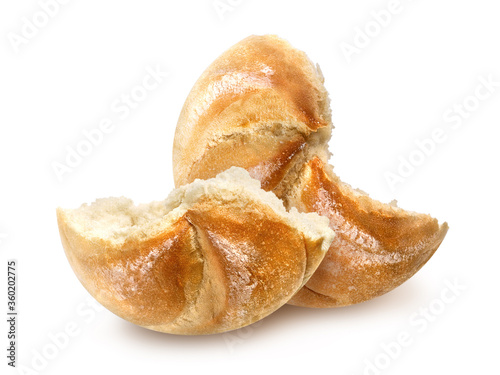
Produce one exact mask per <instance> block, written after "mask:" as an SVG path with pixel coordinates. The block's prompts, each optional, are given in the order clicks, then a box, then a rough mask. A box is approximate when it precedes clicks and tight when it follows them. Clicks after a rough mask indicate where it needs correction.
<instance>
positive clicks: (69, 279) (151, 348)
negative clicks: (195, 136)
mask: <svg viewBox="0 0 500 375" xmlns="http://www.w3.org/2000/svg"><path fill="white" fill-rule="evenodd" d="M46 1H48V0H45V2H46ZM222 2H223V3H227V2H228V3H232V4H234V5H232V6H231V10H230V11H227V12H226V13H224V14H223V17H222V19H221V17H219V15H218V13H217V11H216V10H215V8H214V7H213V2H212V0H203V1H180V0H176V1H160V0H142V1H118V0H107V1H96V0H86V1H77V0H73V1H69V2H68V3H67V4H65V5H60V8H59V10H58V11H57V12H54V13H56V14H54V15H53V16H52V17H50V18H49V19H48V22H47V25H46V26H43V22H44V18H43V15H40V14H38V13H37V12H39V11H40V9H41V8H40V4H39V2H37V1H26V0H24V1H2V3H1V5H0V33H1V36H2V38H1V42H0V126H1V130H0V192H1V194H0V241H1V243H0V253H1V266H0V269H1V272H0V280H1V282H0V286H1V287H0V292H1V293H5V294H4V296H2V297H0V301H2V302H1V304H2V307H0V311H1V313H2V314H4V315H2V318H1V320H2V321H4V323H2V325H1V327H2V329H1V330H0V343H1V344H0V348H1V353H2V355H0V358H1V360H0V361H1V363H0V367H1V369H2V370H1V371H0V372H1V373H2V374H3V373H8V374H11V373H12V374H17V373H31V374H34V373H44V374H89V373H98V374H107V373H112V374H115V373H119V374H136V373H146V374H148V373H164V374H185V373H201V372H203V373H221V374H229V373H242V374H246V373H251V374H255V373H292V374H295V373H305V372H307V373H312V374H314V373H315V372H317V373H327V374H364V373H365V374H375V373H383V374H406V375H410V374H422V373H425V374H442V373H452V374H471V373H489V374H491V373H494V371H498V365H497V361H496V357H497V356H498V334H499V333H500V326H499V323H498V317H497V315H498V304H497V303H496V299H497V298H498V290H497V289H498V288H497V287H498V277H497V274H498V262H499V260H500V256H499V251H500V248H499V245H498V224H499V219H498V214H497V212H498V210H499V208H500V205H499V199H498V191H499V188H500V184H499V179H498V161H499V152H498V138H499V136H500V131H499V128H500V110H499V104H500V87H496V88H492V89H491V91H492V93H490V94H491V95H489V97H488V98H483V99H481V100H480V99H474V98H473V96H474V95H475V90H476V87H477V86H478V85H480V79H481V78H480V77H483V78H484V79H488V77H489V79H491V80H493V81H495V82H499V81H500V22H499V16H500V6H499V4H498V1H495V0H474V1H472V0H471V1H463V0H440V1H432V0H413V1H410V0H401V2H400V5H399V7H398V10H399V11H400V12H399V13H398V14H394V15H392V17H391V19H390V20H389V21H387V22H386V25H385V26H383V27H381V26H379V30H378V29H377V26H376V25H374V24H373V22H374V21H373V20H374V17H375V16H374V15H373V13H371V12H372V11H376V12H380V11H382V10H386V9H388V4H389V1H359V0H358V1H310V0H309V1H289V0H288V1H263V0H242V1H236V0H232V1H226V0H223V1H222ZM24 17H26V19H27V20H33V17H39V19H38V21H37V22H38V23H39V24H41V25H42V26H40V27H39V28H38V29H39V30H38V34H37V35H34V36H31V37H30V38H26V40H25V43H23V44H21V45H20V46H19V48H18V49H19V51H17V52H16V48H15V47H14V44H13V43H12V38H13V36H12V35H13V34H16V35H19V36H22V35H23V34H22V31H23V25H24V24H25V19H24ZM366 27H368V29H369V31H370V33H371V34H372V37H370V40H369V42H368V43H366V44H368V45H367V46H366V47H362V48H359V49H358V50H357V53H355V54H353V55H352V56H350V57H351V61H348V60H349V59H348V58H346V54H345V53H343V52H342V48H341V46H342V43H343V42H344V43H349V44H350V45H352V46H356V45H355V44H354V43H355V41H354V40H355V37H356V35H357V34H358V33H359V32H358V31H357V30H365V28H366ZM358 28H359V29H358ZM24 31H26V30H24ZM264 33H275V34H278V35H279V36H281V37H284V38H286V39H288V40H289V41H290V42H291V43H292V44H293V45H294V46H296V47H298V48H300V49H302V50H304V51H306V52H307V53H308V55H309V56H310V58H311V59H312V60H313V61H315V62H318V63H319V64H320V66H321V68H322V70H323V72H324V75H325V78H326V87H327V89H328V90H329V92H330V96H331V100H332V108H333V120H334V124H335V127H336V128H335V130H334V134H333V137H332V140H331V144H330V145H331V150H332V152H333V157H332V163H333V164H334V165H335V170H336V171H337V173H338V174H339V175H340V177H341V178H342V179H343V180H344V181H346V182H349V183H350V184H352V185H353V186H355V187H359V188H361V189H363V190H365V191H367V192H369V193H370V194H371V196H373V197H374V198H377V199H380V200H382V201H384V202H388V201H390V200H392V199H394V198H395V199H397V200H398V202H399V205H400V206H401V207H403V208H407V209H410V210H414V211H419V212H426V213H431V214H432V215H433V216H435V217H437V218H438V219H440V220H441V221H444V220H446V221H448V223H449V225H450V231H449V233H448V235H447V237H446V239H445V241H444V243H443V245H442V246H441V247H440V248H439V250H438V251H437V253H436V254H435V255H434V257H433V258H432V259H431V260H430V261H429V262H428V263H427V265H426V266H425V267H424V268H423V269H422V270H421V271H420V272H419V273H418V274H417V275H415V276H414V277H413V278H412V279H411V280H410V281H408V282H407V283H405V284H404V285H402V286H401V287H399V288H398V289H396V290H394V291H393V292H391V293H389V294H387V295H385V296H382V297H379V298H377V299H375V300H372V301H369V302H366V303H363V304H360V305H357V306H351V307H347V308H341V309H324V310H315V309H304V308H297V307H291V306H285V307H283V308H282V309H280V310H279V311H278V312H276V313H274V314H273V315H271V316H270V317H268V318H267V319H265V320H264V321H262V323H260V324H258V325H257V326H251V327H250V328H247V329H243V330H239V331H235V332H232V333H230V334H223V335H213V336H205V337H181V336H174V335H168V334H160V333H156V332H152V331H148V330H145V329H142V328H139V327H136V326H133V325H132V324H129V323H128V322H126V321H123V320H122V319H120V318H118V317H116V316H114V315H113V314H111V313H110V312H108V311H107V310H104V311H98V312H96V310H95V309H94V308H93V307H91V301H92V300H91V298H89V295H88V293H87V292H86V291H85V289H84V288H83V287H82V286H81V285H80V284H79V282H78V280H77V279H76V277H75V275H74V274H73V272H72V270H71V268H70V266H69V264H68V262H67V260H66V258H65V255H64V252H63V249H62V246H61V244H60V241H59V234H58V230H57V225H56V219H55V208H56V207H57V206H64V207H76V206H78V205H79V204H80V203H82V202H90V201H93V200H94V199H96V198H98V197H105V196H121V195H124V196H128V197H131V198H133V199H134V200H135V201H136V202H148V201H151V200H160V199H163V198H164V197H166V195H167V194H168V193H169V192H170V190H171V189H172V188H173V179H172V167H171V152H172V140H173V134H174V129H175V125H176V122H177V118H178V115H179V112H180V110H181V107H182V105H183V102H184V100H185V98H186V96H187V94H188V92H189V90H190V89H191V87H192V85H193V84H194V82H195V81H196V80H197V78H198V77H199V75H200V74H201V73H202V71H203V70H204V69H205V68H206V67H207V66H208V65H209V64H210V63H211V62H212V61H213V60H214V59H215V58H216V57H217V56H218V55H219V54H220V53H222V52H223V51H224V50H226V49H227V48H229V47H230V46H231V45H233V44H234V43H236V42H238V41H239V40H241V39H243V38H244V37H246V36H248V35H251V34H264ZM359 39H360V37H359V36H358V40H357V42H358V46H361V44H359V43H361V42H362V41H361V42H360V40H359ZM365 42H366V41H365ZM344 46H345V44H344ZM148 66H150V67H152V68H157V67H158V68H160V69H161V70H162V71H168V72H169V73H170V75H169V77H168V78H165V79H164V80H163V82H162V83H161V84H159V86H158V87H157V88H156V89H154V90H151V91H148V93H147V98H146V99H145V100H144V101H143V102H141V103H140V105H138V107H137V108H135V109H134V110H133V111H131V113H130V115H129V116H125V117H126V118H123V119H121V118H120V116H119V114H117V113H116V112H115V111H113V110H112V109H111V106H112V103H113V102H114V101H115V100H116V99H118V98H120V96H121V95H122V94H127V93H129V92H130V91H131V90H133V89H137V85H139V84H141V82H142V80H143V78H144V77H145V76H146V75H147V71H146V68H147V67H148ZM481 90H482V91H480V93H482V94H483V95H482V97H484V96H486V94H487V91H486V90H485V89H481ZM464 101H466V104H467V107H468V108H469V111H468V112H467V113H465V114H464V115H465V117H467V118H464V119H463V121H462V120H461V121H460V122H458V121H457V122H456V123H451V122H446V121H445V120H444V118H443V115H444V114H445V113H448V114H449V113H450V112H449V111H450V110H451V111H452V110H453V108H455V107H454V106H457V105H462V104H463V102H464ZM456 108H458V107H456ZM472 109H473V110H472ZM122 117H123V116H122ZM106 118H109V119H111V120H112V121H113V125H114V130H113V131H112V132H111V133H109V134H106V135H105V136H104V140H103V141H102V143H101V144H100V145H98V146H96V147H94V149H93V150H92V151H91V152H90V154H89V155H88V156H85V157H84V158H83V159H82V160H81V162H80V163H79V165H78V166H76V167H75V168H73V170H72V172H71V173H69V172H68V173H66V174H64V176H63V178H62V181H59V179H58V177H57V175H56V173H55V172H54V170H53V163H54V162H61V163H64V159H65V157H66V154H67V147H72V148H75V147H77V145H78V144H79V143H80V142H81V141H82V140H84V139H85V138H84V136H83V131H84V130H85V129H86V130H90V129H94V128H97V127H98V126H99V123H100V121H101V120H102V119H106ZM452 125H456V126H454V127H455V128H453V126H452ZM436 128H441V129H443V130H444V131H445V136H446V141H445V142H442V143H441V144H438V145H436V147H435V149H434V150H433V152H432V153H431V154H430V155H428V156H425V157H424V158H423V159H422V158H421V159H418V158H417V159H416V160H418V161H419V163H420V164H421V165H419V166H417V167H416V168H415V170H414V171H413V172H412V173H408V175H409V176H408V177H407V178H405V181H404V182H401V183H399V184H397V185H396V187H395V189H391V188H390V186H389V184H388V183H387V181H386V177H385V176H386V173H387V172H393V173H397V169H398V165H399V164H400V160H401V159H400V157H402V158H405V159H408V158H409V157H410V155H411V154H412V152H413V155H414V157H417V156H418V155H417V154H415V152H414V151H415V150H418V148H417V146H416V143H415V142H416V141H417V140H423V139H425V138H429V137H430V136H431V134H432V133H433V131H434V130H435V129H436ZM7 259H17V262H18V311H19V316H18V327H17V328H18V335H19V340H18V343H17V345H18V348H17V355H18V362H17V364H18V366H20V365H23V366H24V371H20V372H18V370H12V369H10V368H9V367H7V365H6V362H7V359H6V358H5V357H6V356H5V354H6V348H7V333H6V332H7V328H8V327H7V324H6V322H5V320H6V319H7V317H6V315H5V314H6V313H4V311H6V310H7V295H6V294H7V293H6V277H7V276H6V268H7V266H6V263H7ZM447 283H458V284H460V285H461V286H464V288H465V289H459V290H458V291H456V293H455V294H453V293H451V292H450V291H448V290H447ZM442 293H445V296H446V298H445V300H443V299H442V297H441V295H442ZM452 297H453V298H452ZM429 308H430V310H429V311H430V312H429V313H428V314H430V315H427V317H424V316H423V315H422V314H424V310H423V309H429ZM68 324H69V325H70V327H71V326H73V329H74V330H75V331H76V332H74V333H75V335H74V336H73V337H71V338H70V339H69V341H68V342H63V345H62V346H63V348H60V349H57V351H54V347H53V346H52V344H51V342H52V341H51V337H52V335H56V336H57V335H58V334H59V333H60V332H62V331H63V330H64V329H65V328H66V327H67V325H68ZM404 332H407V333H408V336H409V338H408V340H407V341H409V342H411V343H410V344H409V345H406V346H405V347H403V348H402V349H401V350H396V349H395V346H394V345H393V344H391V343H393V342H394V341H395V340H397V339H398V337H399V336H400V335H401V333H404ZM384 344H385V347H387V346H389V347H391V348H392V350H393V351H394V353H393V357H392V358H390V357H389V356H388V355H387V354H385V351H387V349H384ZM37 353H42V355H46V356H49V357H51V358H50V359H48V360H46V361H45V362H43V361H42V360H40V358H39V357H38V354H37ZM43 353H45V354H43ZM370 364H374V366H375V365H376V366H378V368H379V370H375V369H373V368H371V369H369V367H370ZM33 366H35V367H37V368H38V369H41V368H43V370H42V371H34V370H33V369H34V367H33ZM28 368H30V369H32V370H33V371H32V372H28V371H27V370H26V369H28ZM381 368H383V370H381ZM35 369H36V368H35Z"/></svg>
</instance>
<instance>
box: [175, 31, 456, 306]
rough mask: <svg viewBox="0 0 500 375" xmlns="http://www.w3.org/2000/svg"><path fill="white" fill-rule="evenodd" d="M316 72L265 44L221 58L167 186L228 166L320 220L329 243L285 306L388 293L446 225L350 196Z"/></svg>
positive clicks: (187, 118)
mask: <svg viewBox="0 0 500 375" xmlns="http://www.w3.org/2000/svg"><path fill="white" fill-rule="evenodd" d="M328 104H329V100H328V94H327V92H326V90H325V88H324V86H323V78H322V76H321V73H320V72H319V70H317V69H316V68H315V67H314V66H313V65H312V63H311V62H310V61H309V60H308V59H307V57H306V56H305V54H304V53H303V52H300V51H297V50H295V49H294V48H293V47H291V46H290V45H289V44H288V43H287V42H284V41H283V40H281V39H279V38H277V37H275V36H252V37H250V38H247V39H245V40H243V41H242V42H240V43H238V44H237V45H236V46H234V47H232V48H231V49H229V50H228V51H227V52H225V53H224V54H222V55H221V57H219V58H218V59H217V60H216V61H215V62H214V63H213V64H212V65H211V66H210V67H209V68H208V69H207V70H206V71H205V73H204V74H203V75H202V77H201V78H200V79H199V80H198V82H197V83H196V84H195V87H194V88H193V90H192V91H191V93H190V95H189V97H188V99H187V101H186V103H185V105H184V108H183V111H182V114H181V116H180V118H179V122H178V125H177V130H176V136H175V140H174V159H173V161H174V179H175V182H176V184H177V186H179V185H182V184H184V183H187V182H190V181H192V180H194V179H195V178H199V177H201V178H207V177H211V176H214V175H215V174H217V173H218V172H221V171H222V170H224V169H226V168H228V167H230V166H233V165H236V166H240V167H243V168H246V169H247V170H248V171H249V172H250V173H252V175H253V177H255V178H258V179H260V180H261V182H262V184H263V188H265V189H266V190H273V192H274V193H276V195H277V196H278V197H280V198H282V199H283V200H284V201H285V202H287V203H288V207H292V206H295V207H297V208H298V209H299V210H301V211H306V212H311V211H314V212H317V213H320V214H323V215H326V216H327V217H328V218H329V219H330V222H331V227H332V228H333V229H334V230H336V231H337V233H338V234H339V235H338V236H337V239H336V240H335V243H336V245H335V247H332V248H331V250H330V251H329V253H328V255H327V257H326V258H325V260H324V261H323V264H322V265H321V266H320V268H319V269H318V271H317V272H316V274H315V275H314V277H313V278H312V279H311V280H310V281H309V283H308V284H307V288H306V289H304V290H303V291H301V292H300V293H298V294H297V295H296V296H295V297H294V299H293V300H292V303H295V304H299V305H302V306H311V307H330V306H344V305H349V304H353V303H358V302H362V301H364V300H367V299H370V298H373V297H375V296H377V295H381V294H383V293H386V292H388V291H389V290H391V289H393V288H395V287H396V286H398V285H399V284H401V283H402V282H404V281H405V280H407V279H409V278H410V277H411V276H412V275H413V274H414V273H415V272H416V271H418V269H420V267H422V265H423V264H425V262H426V261H427V260H428V259H429V258H430V257H431V256H432V254H433V253H434V252H435V251H436V249H437V248H438V246H439V244H440V243H441V241H442V240H443V238H444V236H445V234H446V231H447V224H446V223H445V224H443V225H441V226H440V225H439V224H438V222H437V220H435V219H433V218H431V217H430V216H428V215H420V214H414V213H409V212H406V211H403V210H401V209H396V208H393V207H390V206H389V205H383V204H381V203H379V202H377V201H375V200H372V199H370V198H369V197H368V196H366V195H362V194H359V193H356V192H355V191H354V190H353V189H351V188H350V187H349V186H347V185H346V184H344V183H342V182H341V181H340V180H339V179H338V178H337V177H336V176H335V175H334V174H333V172H330V171H329V167H327V168H326V170H325V165H326V163H327V159H328V155H329V153H328V140H329V138H330V133H331V128H332V125H331V116H330V109H329V105H328Z"/></svg>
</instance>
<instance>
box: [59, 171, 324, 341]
mask: <svg viewBox="0 0 500 375" xmlns="http://www.w3.org/2000/svg"><path fill="white" fill-rule="evenodd" d="M57 218H58V223H59V231H60V235H61V239H62V243H63V246H64V249H65V252H66V255H67V257H68V260H69V262H70V264H71V266H72V268H73V270H74V272H75V274H76V275H77V277H78V279H79V280H80V282H81V283H82V284H83V286H84V287H85V288H86V289H87V290H88V291H89V293H90V294H91V295H92V296H94V297H95V298H96V299H97V300H98V301H99V302H100V303H101V304H102V305H103V306H105V307H106V308H108V309H109V310H110V311H112V312H113V313H115V314H116V315H118V316H120V317H122V318H124V319H126V320H128V321H130V322H132V323H134V324H137V325H140V326H143V327H146V328H149V329H152V330H155V331H160V332H168V333H174V334H184V335H193V334H211V333H219V332H224V331H229V330H233V329H236V328H240V327H243V326H246V325H248V324H251V323H253V322H256V321H257V320H259V319H262V318H263V317H265V316H267V315H269V314H270V313H272V312H273V311H275V310H276V309H278V308H279V307H280V306H282V305H283V304H285V303H286V302H287V301H288V300H289V299H290V298H291V297H292V296H293V295H294V294H295V293H296V292H297V291H299V290H300V289H301V287H302V286H303V285H304V284H305V282H306V281H307V280H308V279H309V278H310V277H311V275H312V274H313V272H314V271H315V270H316V268H317V267H318V265H319V264H320V262H321V260H322V259H323V257H324V255H325V254H326V251H327V250H328V248H329V246H330V243H331V242H332V240H333V237H334V234H333V231H332V230H331V229H330V228H329V227H328V220H327V219H326V218H324V217H320V216H319V215H317V214H303V213H298V212H297V211H296V210H295V211H291V212H287V211H286V210H285V208H284V207H283V204H282V202H281V201H280V200H279V199H278V198H276V196H275V195H274V194H273V193H271V192H266V191H264V190H262V189H261V188H260V183H259V181H257V180H254V179H252V178H251V177H250V176H249V174H248V172H246V171H245V170H244V169H241V168H231V169H230V170H229V171H226V172H224V173H221V174H220V175H219V176H217V177H216V178H214V179H211V180H208V181H201V180H196V181H195V182H193V183H192V184H189V185H185V186H183V187H181V188H179V189H176V190H174V191H173V192H172V193H171V194H170V195H169V197H168V198H167V199H166V200H165V201H163V202H153V203H150V204H144V205H138V206H135V205H134V204H133V202H132V201H131V200H129V199H126V198H107V199H100V200H97V201H96V202H94V203H92V204H91V205H86V204H85V205H82V206H81V207H80V208H78V209H58V210H57Z"/></svg>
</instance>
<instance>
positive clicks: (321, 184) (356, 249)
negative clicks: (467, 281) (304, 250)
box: [286, 158, 448, 307]
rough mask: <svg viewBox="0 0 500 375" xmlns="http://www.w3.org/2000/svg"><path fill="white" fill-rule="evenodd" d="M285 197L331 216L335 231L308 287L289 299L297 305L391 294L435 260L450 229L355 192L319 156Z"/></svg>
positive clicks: (325, 304)
mask: <svg viewBox="0 0 500 375" xmlns="http://www.w3.org/2000/svg"><path fill="white" fill-rule="evenodd" d="M286 199H287V204H288V205H289V206H294V207H297V208H298V209H299V210H301V211H303V212H317V213H319V214H321V215H323V216H326V217H328V219H329V220H330V227H331V228H332V229H333V230H334V231H335V233H336V234H337V236H336V237H335V239H334V241H333V242H332V245H331V248H330V251H329V252H328V254H327V255H326V256H325V259H323V262H322V263H321V265H320V267H319V268H318V269H317V270H316V272H315V274H314V275H313V277H312V278H311V279H310V280H309V282H308V283H307V287H304V288H303V289H302V290H301V291H300V292H299V293H297V294H296V295H295V296H294V297H293V298H292V299H291V300H290V301H289V303H291V304H294V305H299V306H310V307H330V306H347V305H352V304H355V303H359V302H363V301H366V300H369V299H371V298H374V297H377V296H379V295H382V294H384V293H386V292H389V291H390V290H392V289H394V288H396V287H397V286H399V285H400V284H402V283H403V282H405V281H406V280H407V279H408V278H410V277H411V276H413V275H414V274H415V273H416V272H417V271H418V270H419V269H420V268H421V267H422V266H423V265H424V264H425V263H426V262H427V261H428V260H429V259H430V258H431V256H432V255H433V254H434V252H435V251H436V250H437V248H438V247H439V245H440V244H441V242H442V241H443V239H444V237H445V235H446V232H447V231H448V225H447V224H446V223H444V224H442V225H439V223H438V221H437V220H436V219H434V218H432V217H431V216H429V215H425V214H419V213H416V212H409V211H405V210H403V209H401V208H399V207H396V206H394V205H389V204H383V203H380V202H378V201H376V200H374V199H371V198H370V197H369V196H368V195H367V194H364V193H361V192H359V191H357V190H354V189H353V188H351V187H350V186H349V185H348V184H345V183H343V182H342V181H340V179H339V178H338V177H337V176H336V175H335V174H334V173H333V171H332V170H331V168H330V167H329V166H325V165H324V163H323V162H322V161H321V160H320V159H319V158H313V159H312V160H311V161H309V162H308V163H307V164H306V165H305V166H304V168H303V169H302V171H301V173H300V177H299V179H298V180H297V182H296V184H295V186H294V187H293V188H292V189H291V190H289V191H288V193H287V198H286Z"/></svg>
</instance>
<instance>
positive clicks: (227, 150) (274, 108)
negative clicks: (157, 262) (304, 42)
mask: <svg viewBox="0 0 500 375" xmlns="http://www.w3.org/2000/svg"><path fill="white" fill-rule="evenodd" d="M330 132H331V120H330V113H329V106H328V94H327V93H326V90H325V88H324V86H323V77H322V75H321V72H320V71H319V68H318V67H316V66H314V64H312V63H311V61H310V60H309V59H308V58H307V56H306V55H305V53H303V52H301V51H298V50H297V49H295V48H293V47H292V46H291V45H290V44H289V43H288V42H286V41H284V40H283V39H280V38H278V37H276V36H272V35H265V36H251V37H248V38H246V39H244V40H243V41H241V42H240V43H238V44H236V45H235V46H234V47H232V48H230V49H229V50H228V51H226V52H225V53H224V54H223V55H221V56H220V57H219V58H218V59H217V60H216V61H214V62H213V63H212V64H211V65H210V67H209V68H208V69H207V70H206V71H205V72H204V73H203V75H202V76H201V77H200V79H199V80H198V81H197V82H196V84H195V86H194V87H193V89H192V91H191V93H190V94H189V96H188V98H187V99H186V103H185V105H184V107H183V109H182V112H181V115H180V117H179V121H178V125H177V128H176V133H175V140H174V147H173V168H174V180H175V184H176V186H177V187H178V186H182V185H184V184H186V183H190V182H192V181H193V180H194V179H195V178H211V177H214V176H215V175H216V174H217V173H219V172H222V171H224V170H226V169H227V168H229V167H231V166H238V167H242V168H245V169H247V170H248V171H250V173H251V174H252V175H253V176H254V177H256V178H259V179H260V180H261V182H262V184H263V187H264V188H265V189H266V190H271V189H273V188H274V187H275V186H276V185H277V184H278V183H279V182H280V181H281V180H282V179H283V177H284V175H285V174H286V173H287V171H288V170H289V169H290V168H291V167H292V165H293V162H294V160H293V159H294V156H295V155H297V154H298V153H300V152H302V150H303V149H304V148H305V146H306V144H307V143H309V137H310V135H311V134H316V135H318V134H321V135H322V136H323V137H325V138H327V139H328V138H329V137H330ZM227 155H231V156H232V157H231V158H227Z"/></svg>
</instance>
